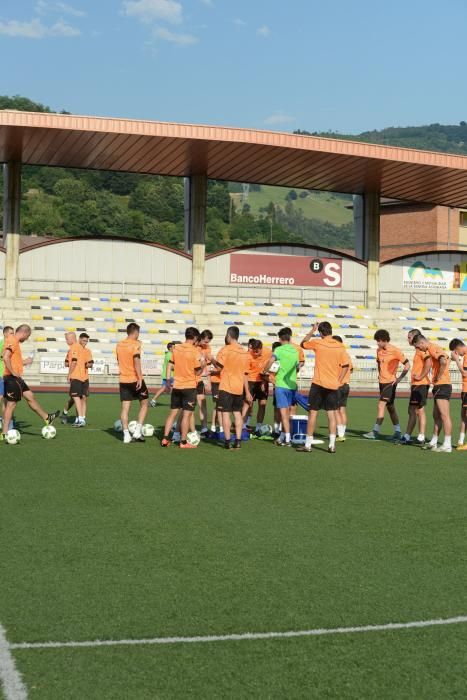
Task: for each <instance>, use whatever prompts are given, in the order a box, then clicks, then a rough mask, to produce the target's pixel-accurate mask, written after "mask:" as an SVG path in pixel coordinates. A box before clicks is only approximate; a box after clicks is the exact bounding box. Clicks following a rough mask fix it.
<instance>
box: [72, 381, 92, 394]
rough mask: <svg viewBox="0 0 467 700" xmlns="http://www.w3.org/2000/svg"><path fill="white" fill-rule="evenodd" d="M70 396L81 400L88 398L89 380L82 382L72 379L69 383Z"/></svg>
mask: <svg viewBox="0 0 467 700" xmlns="http://www.w3.org/2000/svg"><path fill="white" fill-rule="evenodd" d="M70 396H71V397H72V398H73V396H77V397H78V398H80V399H82V398H83V396H89V379H86V380H85V381H84V382H82V381H81V380H80V379H72V380H71V382H70Z"/></svg>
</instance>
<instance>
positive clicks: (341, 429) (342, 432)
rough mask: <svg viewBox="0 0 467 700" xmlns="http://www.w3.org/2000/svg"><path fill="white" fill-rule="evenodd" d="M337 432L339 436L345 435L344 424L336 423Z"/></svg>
mask: <svg viewBox="0 0 467 700" xmlns="http://www.w3.org/2000/svg"><path fill="white" fill-rule="evenodd" d="M337 434H338V435H339V437H344V435H345V425H338V426H337Z"/></svg>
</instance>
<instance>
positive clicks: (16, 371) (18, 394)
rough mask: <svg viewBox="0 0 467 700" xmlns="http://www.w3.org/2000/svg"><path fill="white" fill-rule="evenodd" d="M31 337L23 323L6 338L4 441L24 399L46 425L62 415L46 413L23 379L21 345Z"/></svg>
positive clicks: (29, 330) (4, 347) (58, 412)
mask: <svg viewBox="0 0 467 700" xmlns="http://www.w3.org/2000/svg"><path fill="white" fill-rule="evenodd" d="M30 335H31V328H30V326H28V325H27V324H26V323H23V324H21V326H18V328H17V329H16V331H15V332H14V333H11V334H10V335H7V336H6V337H5V342H4V346H3V362H4V366H5V367H4V375H3V381H4V392H5V401H6V405H5V412H4V415H3V425H2V440H3V439H4V436H5V435H6V433H7V432H8V429H9V425H10V420H11V419H12V417H13V413H14V411H15V407H16V404H17V403H18V402H19V401H21V399H22V398H23V397H24V398H25V399H26V401H27V403H28V406H29V408H30V409H32V410H33V411H34V413H37V415H38V416H40V417H41V418H42V420H43V421H44V423H45V424H46V425H52V423H53V422H54V420H55V419H56V418H58V416H59V415H60V411H54V412H53V413H47V412H46V411H44V409H43V408H42V406H41V405H40V404H39V403H38V402H37V401H36V399H35V397H34V394H33V393H32V391H31V389H30V388H29V387H28V385H27V384H26V382H25V381H24V379H23V377H22V375H23V370H24V365H25V364H26V362H23V356H22V354H21V343H24V342H25V341H26V340H28V338H29V337H30ZM31 361H32V360H31ZM28 364H30V363H28Z"/></svg>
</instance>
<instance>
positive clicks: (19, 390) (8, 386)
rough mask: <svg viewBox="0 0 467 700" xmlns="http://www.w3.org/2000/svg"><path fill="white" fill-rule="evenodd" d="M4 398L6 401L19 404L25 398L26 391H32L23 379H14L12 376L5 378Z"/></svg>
mask: <svg viewBox="0 0 467 700" xmlns="http://www.w3.org/2000/svg"><path fill="white" fill-rule="evenodd" d="M3 383H4V388H3V392H4V393H3V398H4V399H5V401H14V402H15V403H18V402H19V401H21V399H22V398H23V394H24V392H25V391H30V389H29V387H28V385H27V384H26V382H25V381H24V379H21V377H12V376H11V375H10V374H9V375H8V376H6V377H3Z"/></svg>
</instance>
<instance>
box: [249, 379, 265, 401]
mask: <svg viewBox="0 0 467 700" xmlns="http://www.w3.org/2000/svg"><path fill="white" fill-rule="evenodd" d="M248 388H249V390H250V394H251V396H252V398H253V401H266V400H267V398H268V396H269V382H268V381H265V382H248Z"/></svg>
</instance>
